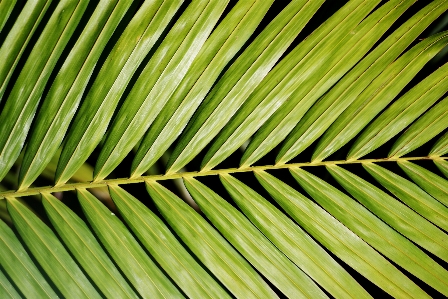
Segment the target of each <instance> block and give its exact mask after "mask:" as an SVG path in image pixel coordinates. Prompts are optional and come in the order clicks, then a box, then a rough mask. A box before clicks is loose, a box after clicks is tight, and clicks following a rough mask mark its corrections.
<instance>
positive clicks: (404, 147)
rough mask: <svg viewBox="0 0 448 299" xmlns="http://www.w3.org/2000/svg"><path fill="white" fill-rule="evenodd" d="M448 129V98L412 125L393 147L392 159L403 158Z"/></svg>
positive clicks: (390, 154) (390, 155) (390, 153)
mask: <svg viewBox="0 0 448 299" xmlns="http://www.w3.org/2000/svg"><path fill="white" fill-rule="evenodd" d="M447 127H448V97H446V98H444V99H443V100H442V101H440V102H439V103H438V104H437V105H435V106H434V107H432V108H431V110H429V111H428V112H426V113H425V114H424V115H423V116H422V117H420V118H419V119H418V120H417V121H416V122H415V123H413V124H412V125H411V127H410V128H409V129H407V130H406V132H404V133H403V135H401V136H400V138H398V140H397V141H396V142H395V143H394V145H393V146H392V149H391V150H390V152H389V158H390V157H394V158H396V157H401V156H403V155H406V154H407V153H409V152H411V151H413V150H415V149H416V148H418V147H420V146H422V145H423V144H425V143H426V142H428V141H429V140H431V139H432V138H434V137H435V136H437V135H438V134H439V133H440V132H442V131H443V130H445V129H446V128H447Z"/></svg>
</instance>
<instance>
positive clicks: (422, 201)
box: [362, 163, 448, 231]
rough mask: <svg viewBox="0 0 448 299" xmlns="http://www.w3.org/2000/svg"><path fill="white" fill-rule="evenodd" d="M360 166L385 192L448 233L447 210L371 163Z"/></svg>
mask: <svg viewBox="0 0 448 299" xmlns="http://www.w3.org/2000/svg"><path fill="white" fill-rule="evenodd" d="M362 166H363V167H364V168H365V169H366V170H367V171H368V172H369V173H370V174H371V175H372V176H373V177H374V178H375V179H376V180H377V181H378V182H379V183H380V184H381V185H382V186H383V187H385V188H387V190H389V191H390V192H391V193H392V194H393V195H395V196H396V197H397V198H399V199H400V200H401V201H402V202H404V203H405V204H406V205H408V206H409V207H410V208H412V209H413V210H414V211H415V212H417V213H419V214H420V215H422V216H423V217H425V218H426V219H428V220H429V221H431V222H432V223H434V224H435V225H437V226H439V227H440V228H442V229H443V230H445V231H448V208H447V207H445V206H444V205H442V204H441V203H440V202H438V201H437V200H436V199H434V198H433V197H431V196H430V195H428V193H426V192H424V191H423V190H422V189H420V188H419V187H418V186H417V185H415V184H413V183H411V182H410V181H408V180H406V179H404V178H402V177H401V176H398V175H396V174H395V173H393V172H391V171H389V170H387V169H385V168H383V167H380V166H378V165H376V164H373V163H363V164H362Z"/></svg>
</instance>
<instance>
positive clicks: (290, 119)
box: [231, 0, 414, 167]
mask: <svg viewBox="0 0 448 299" xmlns="http://www.w3.org/2000/svg"><path fill="white" fill-rule="evenodd" d="M413 2H414V0H406V1H403V0H394V1H389V2H388V3H386V4H384V5H383V6H381V7H380V8H378V9H377V10H376V11H374V12H373V13H372V14H371V15H370V16H367V15H366V13H367V12H369V10H370V9H373V8H374V7H375V4H376V1H370V3H369V6H368V7H364V8H363V9H361V10H360V11H359V12H357V11H353V13H352V15H350V16H348V17H347V18H346V19H344V20H342V21H339V20H338V21H337V22H338V27H336V29H335V30H334V32H333V33H332V34H331V35H330V36H329V37H328V38H326V39H325V41H324V43H323V44H322V46H321V47H320V49H319V50H318V51H317V52H314V53H312V52H310V53H309V54H308V55H307V56H306V57H305V58H304V59H303V60H302V61H301V62H300V64H299V68H298V69H297V70H296V72H297V75H298V78H294V79H293V82H294V87H295V88H296V90H294V92H292V94H288V95H285V94H284V92H283V91H282V90H284V89H285V88H284V87H282V84H278V85H277V86H276V89H277V88H280V90H281V91H280V92H279V94H278V96H279V99H275V100H274V101H272V102H271V103H270V105H269V106H271V105H272V106H271V107H272V108H271V107H269V106H268V107H260V108H262V109H263V110H265V109H266V110H265V111H263V113H260V111H259V109H258V108H257V109H256V110H254V111H253V113H252V116H251V120H252V121H255V122H257V120H254V118H255V119H258V118H261V117H260V116H259V115H266V112H268V114H267V115H266V116H270V117H269V119H268V120H266V123H264V124H263V125H262V126H261V128H260V129H259V130H258V132H257V133H256V134H255V136H254V137H253V139H252V140H251V141H250V144H249V146H248V147H247V149H246V151H245V152H244V155H243V157H242V159H241V162H240V164H241V165H242V166H243V167H244V166H248V165H252V164H253V163H255V162H256V161H258V160H259V159H260V158H261V157H263V156H264V155H265V154H267V153H268V152H269V151H271V150H272V149H273V148H274V147H275V146H277V145H278V144H279V143H280V142H282V141H283V140H284V139H285V137H286V136H287V135H288V134H289V132H291V131H292V130H293V129H294V127H295V125H296V124H297V123H298V122H299V121H300V119H301V118H302V116H303V115H304V114H305V112H306V111H307V110H308V109H309V108H310V107H311V106H312V105H313V104H314V103H315V102H316V101H317V100H318V99H319V98H320V97H321V96H322V95H323V94H324V93H326V92H327V91H328V90H329V89H330V88H331V87H332V86H333V85H334V84H335V83H336V82H337V81H339V79H341V77H343V76H344V74H345V73H346V72H348V71H349V70H350V69H351V68H352V67H353V66H354V65H355V64H357V63H358V61H359V60H360V59H362V58H363V56H364V55H365V54H367V52H368V51H370V49H371V48H372V47H373V46H374V44H375V43H376V42H377V41H378V40H379V39H380V38H381V36H382V35H383V34H384V33H385V32H386V31H387V30H388V29H389V28H390V27H391V26H392V24H393V23H394V22H395V21H396V20H397V19H398V17H399V16H400V15H401V14H403V12H405V11H406V9H407V8H408V7H409V6H410V5H411V4H412V3H413ZM370 5H372V6H370ZM335 16H337V15H336V14H335ZM364 17H365V18H366V19H365V20H363V18H364ZM362 20H363V21H362ZM360 21H362V23H361V24H359V25H358V23H359V22H360ZM299 48H300V47H299ZM347 49H349V50H347ZM294 52H295V51H293V52H291V54H290V55H297V53H294ZM277 80H278V78H277V79H276V80H275V81H274V82H276V81H277ZM258 101H259V100H258ZM263 102H267V101H266V100H263ZM277 107H278V109H277ZM261 119H263V118H261ZM245 123H246V121H245V122H244V123H243V124H241V126H242V127H243V128H245V127H247V126H248V124H245ZM256 128H258V126H256ZM253 132H255V131H253ZM253 132H251V134H252V133H253ZM235 136H236V135H235ZM249 136H250V135H246V136H245V137H244V138H243V140H244V141H245V140H247V138H248V137H249ZM231 138H232V137H231ZM238 138H240V137H238ZM238 138H237V139H238Z"/></svg>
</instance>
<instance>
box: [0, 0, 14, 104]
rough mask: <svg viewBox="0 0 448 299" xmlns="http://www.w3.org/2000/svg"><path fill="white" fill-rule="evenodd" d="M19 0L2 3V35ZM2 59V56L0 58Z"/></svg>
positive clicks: (0, 28) (0, 16)
mask: <svg viewBox="0 0 448 299" xmlns="http://www.w3.org/2000/svg"><path fill="white" fill-rule="evenodd" d="M16 2H17V0H9V1H2V2H0V33H1V32H2V29H3V27H4V26H5V24H6V21H8V19H9V16H10V15H11V12H12V10H13V9H14V6H15V5H16ZM0 57H1V56H0ZM0 102H1V93H0Z"/></svg>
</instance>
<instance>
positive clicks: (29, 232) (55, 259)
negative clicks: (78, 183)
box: [7, 197, 101, 298]
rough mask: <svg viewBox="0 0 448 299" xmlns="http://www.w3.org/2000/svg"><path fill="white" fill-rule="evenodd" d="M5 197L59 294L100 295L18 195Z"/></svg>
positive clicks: (29, 244)
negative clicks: (16, 196) (20, 200)
mask: <svg viewBox="0 0 448 299" xmlns="http://www.w3.org/2000/svg"><path fill="white" fill-rule="evenodd" d="M7 200H8V211H9V214H10V215H11V218H12V220H13V222H14V226H15V227H16V229H17V231H18V232H19V234H20V236H21V237H22V239H23V240H24V241H25V244H26V245H27V247H28V248H29V250H30V251H31V253H32V254H33V256H34V257H35V258H36V260H37V261H38V262H39V264H40V266H41V267H42V268H43V269H44V271H45V272H46V274H47V275H48V277H49V278H50V279H51V280H52V281H53V283H54V284H55V285H56V287H57V288H58V289H59V291H60V292H61V293H62V295H64V297H68V298H101V295H100V294H98V292H97V291H96V289H95V288H94V287H93V286H92V284H91V283H90V282H89V280H88V279H87V278H86V277H85V275H84V273H83V272H82V271H81V269H79V267H78V265H77V264H76V262H75V261H74V260H73V259H72V257H71V256H70V254H69V253H68V252H67V250H66V249H65V248H64V246H63V245H62V244H61V242H60V241H59V240H58V238H57V237H56V235H55V234H54V233H53V231H52V230H51V229H50V228H49V227H48V226H46V225H45V224H44V223H43V222H42V220H40V219H39V218H38V217H37V216H36V215H35V214H34V213H33V212H31V211H30V210H29V209H28V208H27V207H25V206H24V205H23V204H22V203H20V202H19V201H18V200H17V199H15V198H13V197H9V198H7Z"/></svg>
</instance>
